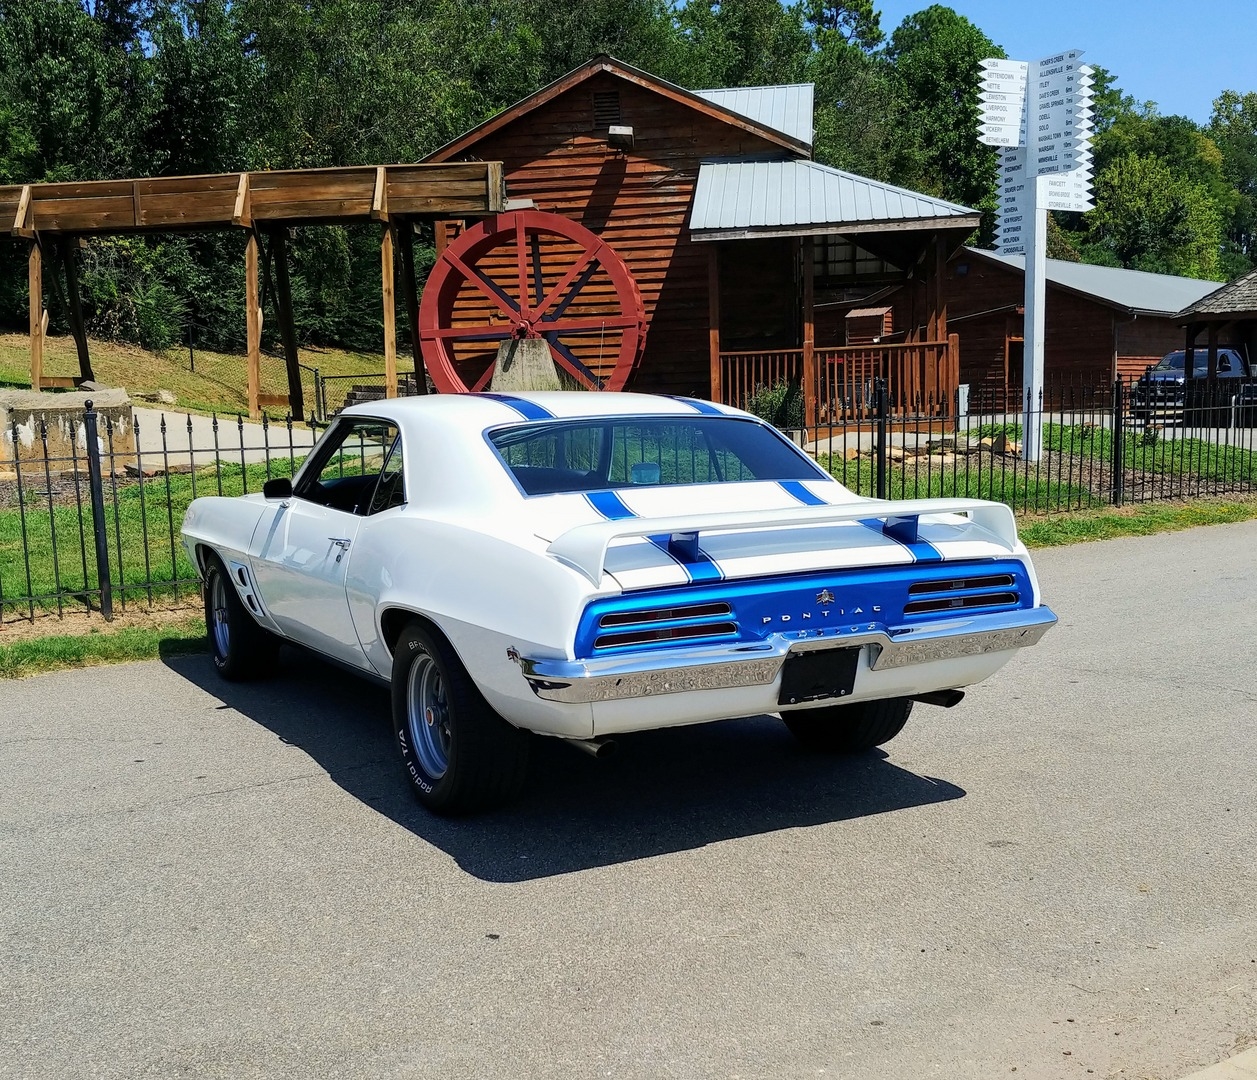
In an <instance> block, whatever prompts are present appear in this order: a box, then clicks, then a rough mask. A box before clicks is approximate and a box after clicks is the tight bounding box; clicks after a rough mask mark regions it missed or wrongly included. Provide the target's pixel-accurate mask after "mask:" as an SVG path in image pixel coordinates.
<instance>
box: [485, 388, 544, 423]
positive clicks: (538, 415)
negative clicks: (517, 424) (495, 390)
mask: <svg viewBox="0 0 1257 1080" xmlns="http://www.w3.org/2000/svg"><path fill="white" fill-rule="evenodd" d="M476 397H482V398H488V399H489V400H490V401H497V402H500V403H501V404H503V405H505V406H507V407H508V408H511V409H514V410H515V411H516V412H517V413H519V415H520V416H522V417H523V418H524V419H525V420H553V419H554V413H552V412H551V411H550V410H549V409H546V408H542V406H540V405H538V404H537V403H536V402H535V401H526V400H525V399H524V398H517V397H514V396H512V395H510V394H477V395H476Z"/></svg>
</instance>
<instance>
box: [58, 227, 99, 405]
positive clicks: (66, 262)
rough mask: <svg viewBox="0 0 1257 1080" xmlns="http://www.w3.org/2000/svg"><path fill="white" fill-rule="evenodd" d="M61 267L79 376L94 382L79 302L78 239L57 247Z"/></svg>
mask: <svg viewBox="0 0 1257 1080" xmlns="http://www.w3.org/2000/svg"><path fill="white" fill-rule="evenodd" d="M58 247H59V248H60V253H61V267H62V270H63V271H64V273H65V295H66V308H67V311H68V314H69V317H70V333H71V334H73V335H74V347H75V349H76V350H77V351H78V354H79V374H80V375H81V376H82V377H83V378H84V379H85V380H89V381H92V380H95V378H96V376H95V375H94V374H93V373H92V358H91V356H90V354H89V353H88V351H87V327H86V325H85V324H84V322H83V305H82V303H81V302H80V300H79V243H78V237H76V236H69V237H66V238H65V239H64V240H62V242H61V243H60V244H59V245H58Z"/></svg>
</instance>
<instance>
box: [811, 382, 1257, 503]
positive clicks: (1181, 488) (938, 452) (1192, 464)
mask: <svg viewBox="0 0 1257 1080" xmlns="http://www.w3.org/2000/svg"><path fill="white" fill-rule="evenodd" d="M873 392H874V398H875V400H874V407H873V410H872V413H873V415H872V417H871V418H870V419H868V420H867V421H861V422H858V423H856V422H851V423H825V424H819V425H817V426H816V427H813V428H809V429H806V430H804V431H802V432H799V433H798V436H797V437H799V438H801V439H802V440H803V443H804V446H805V447H806V449H807V450H808V451H809V452H810V453H812V454H813V455H814V456H815V457H816V458H817V459H818V460H819V461H820V462H821V463H822V464H823V465H825V466H827V467H828V469H829V471H830V472H831V473H833V475H834V476H836V477H837V478H838V479H839V480H841V481H842V482H843V483H844V484H846V485H847V486H848V487H851V488H852V489H853V490H856V491H858V492H860V493H861V494H864V495H880V496H882V497H886V498H892V499H900V498H929V497H937V496H957V497H971V498H983V499H994V500H997V501H999V502H1005V503H1008V504H1009V505H1010V506H1012V507H1013V508H1014V509H1016V510H1019V511H1024V512H1028V513H1059V512H1064V511H1070V510H1080V509H1087V508H1091V507H1097V506H1111V505H1116V506H1121V505H1123V504H1124V503H1134V502H1146V501H1150V500H1158V499H1187V498H1197V497H1201V496H1211V495H1224V494H1228V493H1233V492H1250V491H1253V490H1254V489H1257V427H1255V426H1254V425H1257V384H1241V383H1238V382H1234V381H1232V382H1230V383H1229V384H1228V382H1227V381H1226V380H1219V381H1218V382H1217V383H1215V384H1213V385H1210V384H1207V383H1205V382H1204V381H1203V380H1201V381H1200V382H1199V383H1198V384H1194V385H1192V386H1189V387H1187V388H1184V386H1183V385H1182V384H1181V383H1179V384H1174V383H1164V384H1155V383H1152V382H1150V381H1148V380H1141V379H1132V380H1118V381H1115V382H1113V383H1110V384H1108V385H1104V384H1099V385H1095V384H1090V385H1089V384H1081V383H1078V384H1071V383H1068V382H1052V383H1049V384H1048V385H1047V386H1045V387H1044V389H1043V390H1042V391H1041V392H1040V393H1039V394H1038V395H1037V397H1036V398H1035V399H1027V400H1025V401H1019V400H1018V398H1019V394H1017V393H1016V392H1014V393H1013V394H1011V395H1006V394H1003V393H1000V394H989V395H985V396H984V398H982V399H978V398H977V397H976V396H975V397H973V398H971V399H967V395H966V394H965V393H964V392H963V391H962V392H961V393H958V394H956V395H953V396H952V397H951V400H950V401H947V402H942V403H940V402H936V401H922V402H921V403H920V408H917V409H914V408H911V407H909V408H908V409H906V410H904V411H902V412H895V413H892V411H891V409H890V405H889V402H888V401H887V399H886V394H885V391H884V386H883V384H882V383H881V381H880V380H877V381H876V383H875V387H874V391H873ZM940 417H942V418H941V419H940ZM1036 432H1039V433H1040V438H1041V441H1040V445H1039V452H1038V453H1037V454H1036V453H1035V452H1034V438H1035V433H1036Z"/></svg>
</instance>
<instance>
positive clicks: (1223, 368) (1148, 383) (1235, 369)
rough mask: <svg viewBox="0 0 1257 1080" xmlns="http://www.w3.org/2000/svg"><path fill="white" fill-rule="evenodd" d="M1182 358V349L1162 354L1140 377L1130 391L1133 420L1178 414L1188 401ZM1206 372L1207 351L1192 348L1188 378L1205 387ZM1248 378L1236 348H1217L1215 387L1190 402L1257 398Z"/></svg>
mask: <svg viewBox="0 0 1257 1080" xmlns="http://www.w3.org/2000/svg"><path fill="white" fill-rule="evenodd" d="M1186 361H1187V354H1186V352H1184V351H1183V350H1182V349H1179V350H1177V351H1176V352H1171V353H1166V354H1165V355H1164V356H1163V357H1161V359H1160V360H1159V361H1157V363H1155V364H1153V365H1152V366H1151V367H1150V368H1148V370H1147V371H1145V372H1144V373H1143V375H1141V376H1140V378H1139V381H1138V382H1136V383H1135V385H1134V386H1132V387H1131V392H1130V405H1131V412H1132V413H1134V415H1135V417H1136V418H1137V419H1140V420H1151V419H1154V418H1156V419H1162V418H1164V419H1170V420H1174V419H1179V418H1181V417H1182V415H1183V413H1184V412H1185V410H1186V409H1187V404H1188V403H1187V393H1186V387H1185V382H1186V380H1185V379H1184V377H1183V371H1184V368H1185V366H1186ZM1208 374H1209V350H1208V349H1195V350H1193V352H1192V379H1193V381H1194V380H1196V379H1199V380H1200V384H1199V385H1200V388H1201V390H1202V391H1204V389H1205V382H1204V380H1205V379H1206V377H1207V376H1208ZM1250 380H1251V372H1250V369H1249V366H1248V361H1247V360H1246V359H1245V357H1244V354H1243V353H1242V352H1241V351H1240V350H1239V349H1236V348H1231V347H1227V348H1221V349H1219V350H1218V382H1217V387H1216V390H1215V391H1214V393H1213V394H1209V395H1203V394H1202V397H1201V400H1200V401H1199V403H1197V402H1195V401H1193V402H1192V405H1193V408H1195V407H1199V406H1201V405H1210V406H1214V407H1217V406H1221V405H1229V403H1230V401H1231V399H1232V398H1233V397H1239V398H1240V400H1241V402H1248V403H1251V402H1253V401H1257V387H1255V386H1254V385H1253V383H1252V382H1251V381H1250ZM1193 396H1194V395H1193ZM1206 396H1207V397H1208V400H1207V401H1206V400H1205V397H1206ZM1246 407H1247V406H1246Z"/></svg>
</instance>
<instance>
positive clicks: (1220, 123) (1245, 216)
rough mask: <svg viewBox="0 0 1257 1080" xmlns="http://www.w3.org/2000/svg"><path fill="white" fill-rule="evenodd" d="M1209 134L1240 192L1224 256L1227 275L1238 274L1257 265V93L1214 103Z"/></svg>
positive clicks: (1227, 94) (1230, 93) (1223, 96)
mask: <svg viewBox="0 0 1257 1080" xmlns="http://www.w3.org/2000/svg"><path fill="white" fill-rule="evenodd" d="M1209 135H1210V137H1211V138H1212V139H1213V141H1214V143H1215V144H1216V145H1217V147H1218V149H1219V151H1220V153H1221V155H1222V172H1223V174H1224V175H1225V177H1226V179H1227V180H1228V181H1229V182H1230V184H1231V185H1232V186H1233V187H1234V189H1235V192H1236V199H1235V204H1234V208H1233V210H1232V213H1231V215H1230V219H1229V220H1228V222H1227V225H1226V234H1227V250H1226V251H1225V252H1224V259H1225V260H1226V266H1225V269H1226V272H1227V276H1228V277H1238V276H1239V275H1240V274H1242V273H1245V272H1246V271H1247V270H1249V269H1251V268H1252V266H1254V265H1257V93H1251V92H1250V93H1247V94H1239V93H1236V92H1235V91H1234V90H1226V91H1224V92H1223V93H1222V94H1221V95H1220V96H1219V97H1218V99H1217V100H1216V101H1215V102H1214V103H1213V116H1212V118H1211V119H1210V121H1209Z"/></svg>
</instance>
